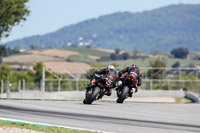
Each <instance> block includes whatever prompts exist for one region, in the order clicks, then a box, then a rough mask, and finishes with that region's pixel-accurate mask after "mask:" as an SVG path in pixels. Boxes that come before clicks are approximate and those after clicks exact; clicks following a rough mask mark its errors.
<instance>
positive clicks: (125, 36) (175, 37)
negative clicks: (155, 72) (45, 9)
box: [8, 5, 200, 52]
mask: <svg viewBox="0 0 200 133" xmlns="http://www.w3.org/2000/svg"><path fill="white" fill-rule="evenodd" d="M68 43H71V44H74V45H81V46H84V45H90V46H92V47H99V48H108V49H115V48H120V49H122V50H126V51H130V50H135V49H137V50H139V51H140V52H153V51H160V52H169V51H171V50H172V49H174V48H177V47H180V46H182V47H186V48H188V49H189V50H190V51H199V50H200V5H171V6H167V7H162V8H159V9H155V10H151V11H144V12H138V13H130V12H123V13H122V12H118V13H114V14H110V15H105V16H101V17H99V18H96V19H90V20H86V21H83V22H80V23H77V24H74V25H69V26H66V27H63V28H61V29H59V30H57V31H55V32H53V33H49V34H45V35H40V36H39V35H37V36H32V37H27V38H24V39H20V40H16V41H12V42H8V45H9V46H16V45H20V46H21V47H29V45H31V44H36V45H43V46H45V47H47V48H48V47H61V46H66V45H67V44H68Z"/></svg>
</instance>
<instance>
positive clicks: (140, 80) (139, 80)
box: [138, 73, 142, 86]
mask: <svg viewBox="0 0 200 133" xmlns="http://www.w3.org/2000/svg"><path fill="white" fill-rule="evenodd" d="M141 85H142V74H141V73H140V75H139V77H138V86H141Z"/></svg>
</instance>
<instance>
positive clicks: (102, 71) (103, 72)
mask: <svg viewBox="0 0 200 133" xmlns="http://www.w3.org/2000/svg"><path fill="white" fill-rule="evenodd" d="M95 73H96V74H105V69H102V70H100V71H95Z"/></svg>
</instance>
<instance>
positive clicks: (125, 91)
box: [116, 86, 129, 103]
mask: <svg viewBox="0 0 200 133" xmlns="http://www.w3.org/2000/svg"><path fill="white" fill-rule="evenodd" d="M118 91H120V90H118ZM128 92H129V87H128V86H124V87H123V89H122V90H121V93H120V95H119V96H118V99H117V101H116V102H117V103H123V102H124V100H125V99H126V96H127V95H128Z"/></svg>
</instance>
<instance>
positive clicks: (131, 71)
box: [118, 65, 142, 92]
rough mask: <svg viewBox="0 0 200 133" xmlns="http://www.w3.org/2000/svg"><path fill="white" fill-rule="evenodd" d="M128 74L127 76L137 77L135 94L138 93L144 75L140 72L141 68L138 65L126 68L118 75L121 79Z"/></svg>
mask: <svg viewBox="0 0 200 133" xmlns="http://www.w3.org/2000/svg"><path fill="white" fill-rule="evenodd" d="M124 73H127V75H126V76H130V75H132V74H134V75H135V76H136V78H135V79H136V80H137V81H136V85H135V92H137V86H141V85H142V75H141V73H140V71H139V68H138V67H137V66H136V65H131V66H130V67H126V68H124V69H123V70H121V71H120V72H119V73H118V76H119V77H121V75H122V74H124Z"/></svg>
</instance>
